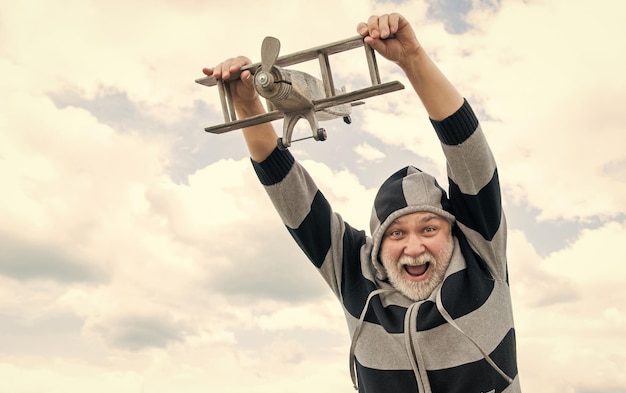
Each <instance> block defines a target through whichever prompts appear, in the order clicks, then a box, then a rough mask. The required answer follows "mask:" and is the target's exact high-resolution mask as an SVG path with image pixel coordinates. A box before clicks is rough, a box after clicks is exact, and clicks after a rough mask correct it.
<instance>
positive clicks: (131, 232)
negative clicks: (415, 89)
mask: <svg viewBox="0 0 626 393" xmlns="http://www.w3.org/2000/svg"><path fill="white" fill-rule="evenodd" d="M394 10H395V11H399V12H401V13H403V14H405V15H406V16H407V17H408V18H409V19H410V21H411V22H412V23H413V24H414V26H415V30H416V31H417V34H418V37H419V38H420V40H421V42H422V43H423V45H424V46H425V47H426V49H427V50H428V51H429V52H430V53H431V54H432V55H433V57H434V58H435V59H436V60H437V62H438V64H439V65H440V66H441V67H442V69H444V71H445V72H446V74H447V75H448V76H449V77H450V79H452V80H453V81H454V82H455V83H456V85H457V86H458V87H459V89H460V90H461V91H462V92H463V94H464V95H465V96H466V97H467V98H468V100H469V101H470V102H471V103H472V105H473V106H474V108H475V110H476V112H477V113H478V114H479V116H480V118H481V121H482V123H483V128H484V129H485V132H486V133H487V136H488V138H489V139H490V141H491V145H492V148H493V150H494V154H495V156H496V159H497V161H498V164H499V173H500V177H501V181H502V185H503V188H504V198H505V207H506V209H507V214H508V218H509V234H510V238H509V264H510V273H511V284H512V288H513V294H514V300H515V304H514V307H515V316H516V324H517V330H518V333H517V334H518V351H519V368H520V375H521V381H522V386H523V387H524V388H525V390H526V391H528V392H543V393H556V392H559V393H561V392H572V393H574V392H575V393H600V392H603V393H607V392H608V393H624V392H626V373H624V370H625V369H626V352H625V351H624V348H626V292H625V291H624V283H625V282H626V268H625V267H624V263H626V251H625V249H624V243H625V241H626V236H625V232H626V231H625V229H626V202H625V201H626V153H625V148H624V146H626V132H625V131H626V130H625V128H626V111H624V102H625V101H626V77H625V76H624V71H623V70H624V69H625V68H626V67H625V66H626V41H625V40H624V37H625V36H626V23H624V21H625V20H626V5H624V3H623V2H622V1H619V0H613V1H611V0H599V1H594V2H587V1H584V2H583V1H571V0H525V1H524V0H500V1H498V0H474V1H469V0H463V1H452V0H448V1H443V0H439V1H437V0H412V1H401V0H396V1H392V0H389V1H378V2H377V1H362V2H358V1H355V0H332V1H330V0H320V1H315V2H312V1H301V0H293V1H289V2H278V1H249V0H244V1H231V2H226V1H221V2H215V1H212V0H209V1H194V0H179V1H175V2H174V1H144V0H136V1H132V0H131V1H120V0H110V1H97V0H85V1H80V2H79V1H69V0H68V1H61V0H57V1H54V0H50V1H44V0H39V1H36V0H24V1H19V2H18V1H8V0H0V92H1V95H0V97H1V105H0V179H1V181H2V183H3V184H2V192H0V217H1V218H0V392H11V393H31V392H63V393H78V392H80V393H83V392H91V393H97V392H107V393H109V392H119V393H139V392H142V393H143V392H146V393H172V392H182V391H184V392H188V393H192V392H250V393H269V392H272V393H274V392H285V393H287V392H295V391H298V392H302V393H306V392H320V391H323V392H351V391H352V387H351V384H350V382H349V376H348V347H349V342H348V336H347V330H346V328H345V322H344V321H343V317H342V313H341V310H340V307H339V305H338V304H337V303H336V300H335V299H334V298H333V297H332V295H331V294H330V291H328V290H327V289H326V288H325V286H324V284H323V283H322V280H321V278H319V277H318V276H317V273H316V272H315V271H314V269H313V268H312V267H311V266H309V264H308V262H307V261H306V259H305V258H304V256H303V255H302V254H301V253H300V252H299V250H298V249H297V247H296V246H295V245H294V244H292V242H291V240H290V238H289V236H288V235H287V233H286V231H285V230H284V229H283V227H282V225H281V224H280V222H279V220H278V219H277V217H276V216H275V214H274V213H273V211H272V208H271V206H270V203H269V201H268V199H267V197H266V196H265V195H264V194H263V191H262V188H261V187H260V185H259V184H258V181H257V180H256V178H255V176H254V174H253V171H252V169H251V166H250V163H249V159H248V156H247V152H246V150H245V147H244V144H243V142H242V138H241V135H239V133H238V132H233V133H230V134H226V135H221V136H215V135H208V134H206V133H204V131H203V128H204V127H206V126H209V125H214V124H217V123H219V122H220V119H221V113H220V111H219V106H218V99H217V93H216V91H214V90H213V89H210V88H207V87H204V86H200V85H198V84H196V83H194V79H196V78H198V77H201V76H202V75H201V72H200V70H201V68H202V67H203V66H207V65H214V64H215V63H217V62H219V61H221V60H222V59H224V58H226V57H228V56H232V55H236V54H246V55H248V56H249V57H251V58H252V59H253V60H254V61H259V60H260V44H261V41H262V39H263V37H265V36H266V35H273V36H276V37H278V38H280V39H281V42H282V53H283V54H287V53H290V52H295V51H298V50H302V49H306V48H310V47H314V46H318V45H322V44H325V43H330V42H334V41H338V40H341V39H344V38H349V37H352V36H354V35H356V32H355V26H356V24H357V22H359V21H361V20H364V19H366V18H367V17H368V16H369V15H370V14H372V13H380V12H390V11H394ZM331 61H332V58H331ZM379 63H380V66H381V74H382V77H383V80H385V81H388V80H395V79H399V80H401V81H403V82H404V83H405V84H406V85H407V86H408V83H406V81H405V80H404V79H403V76H402V75H401V74H400V73H399V70H398V69H397V68H396V67H395V66H393V65H391V64H389V63H386V62H385V61H384V60H379ZM332 64H333V69H334V71H335V74H336V79H337V80H336V81H338V84H341V83H343V84H345V85H346V86H347V87H348V88H352V87H358V84H359V83H360V82H363V78H361V77H362V75H363V72H362V71H361V70H362V69H361V68H360V67H362V66H363V61H362V56H361V53H358V52H355V53H353V54H346V56H338V58H337V60H336V63H332ZM353 120H354V122H353V124H352V125H349V126H348V125H345V124H343V122H341V121H340V120H337V121H333V122H329V123H326V124H325V127H326V129H327V130H328V132H329V140H328V141H326V142H324V143H316V142H312V141H306V142H300V143H296V144H294V146H293V148H292V151H293V153H294V154H295V155H296V156H297V157H298V158H299V159H301V160H302V161H303V162H304V163H305V165H306V167H307V168H308V169H309V170H310V172H311V173H312V174H313V176H314V177H315V178H316V179H317V180H318V182H319V185H320V187H321V188H322V189H323V190H324V192H325V194H326V196H327V197H328V199H330V200H331V202H332V203H333V206H334V207H335V210H337V211H339V212H341V213H342V215H343V216H344V218H346V220H347V221H349V222H350V223H352V224H353V225H355V226H358V227H363V228H367V222H368V219H369V212H370V207H371V203H372V199H373V194H374V192H375V190H376V188H377V186H378V185H379V184H380V183H381V182H382V181H383V180H384V178H385V177H386V176H387V175H389V174H390V173H392V172H393V171H395V170H396V169H397V168H399V167H401V166H404V165H407V164H414V165H417V166H419V167H421V168H423V169H426V170H429V171H431V172H432V173H433V174H435V175H436V176H437V177H439V178H440V179H443V180H445V177H444V176H445V175H444V171H443V169H444V168H443V161H442V155H441V153H440V149H439V147H438V145H437V141H436V139H435V137H434V133H433V132H432V131H431V128H430V125H429V122H428V120H427V118H426V115H425V112H424V111H423V109H422V108H421V107H420V105H419V102H418V101H417V99H416V97H415V96H414V94H413V93H412V91H411V90H410V89H406V90H404V91H402V92H397V93H393V94H389V95H386V96H384V97H378V98H374V99H371V100H368V101H367V103H366V105H364V106H360V107H357V108H355V109H354V114H353ZM275 124H276V126H277V127H281V123H280V122H276V123H275ZM299 130H300V131H302V132H304V133H306V132H307V129H306V127H305V128H299Z"/></svg>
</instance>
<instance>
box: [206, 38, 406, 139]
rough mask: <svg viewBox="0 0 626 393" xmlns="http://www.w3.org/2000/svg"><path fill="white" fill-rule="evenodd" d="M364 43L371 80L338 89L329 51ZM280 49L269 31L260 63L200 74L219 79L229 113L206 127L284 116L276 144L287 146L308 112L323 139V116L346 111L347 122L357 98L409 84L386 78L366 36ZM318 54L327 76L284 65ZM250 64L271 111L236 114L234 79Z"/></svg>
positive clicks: (209, 81) (216, 129)
mask: <svg viewBox="0 0 626 393" xmlns="http://www.w3.org/2000/svg"><path fill="white" fill-rule="evenodd" d="M361 46H363V47H364V48H365V57H366V60H367V65H368V68H369V74H370V79H371V85H370V86H368V87H365V88H362V89H357V90H354V91H351V92H346V91H345V89H342V90H338V89H336V88H335V86H334V82H333V77H332V72H331V69H330V62H329V56H330V55H332V54H335V53H339V52H343V51H347V50H350V49H354V48H358V47H361ZM279 52H280V41H279V40H278V39H277V38H274V37H265V39H264V40H263V43H262V45H261V62H260V63H255V64H250V65H248V66H245V67H243V68H242V70H241V71H240V72H238V73H233V74H232V75H231V77H230V78H229V79H228V80H223V79H221V78H220V79H216V78H214V77H212V76H207V77H204V78H200V79H196V82H197V83H199V84H202V85H205V86H216V85H217V87H218V91H219V95H220V100H221V104H222V112H223V114H224V123H222V124H219V125H216V126H211V127H207V128H205V131H207V132H211V133H214V134H222V133H225V132H229V131H233V130H236V129H240V128H245V127H250V126H253V125H257V124H261V123H266V122H270V121H274V120H278V119H281V118H284V121H283V136H282V137H281V138H278V143H277V144H278V148H280V149H286V148H288V147H289V146H290V145H291V142H292V140H291V139H292V134H293V128H294V126H295V125H296V123H297V121H298V120H299V119H302V118H304V119H306V120H308V122H309V124H310V125H311V132H312V138H313V139H315V140H316V141H324V140H326V130H324V129H323V128H320V127H319V125H318V120H319V121H322V120H329V119H334V118H338V117H342V118H343V119H344V121H345V122H346V123H347V124H350V123H351V119H350V113H351V107H352V106H355V105H359V104H363V102H357V101H358V100H362V99H365V98H368V97H372V96H376V95H381V94H386V93H390V92H393V91H397V90H401V89H404V86H403V85H402V83H400V82H398V81H393V82H387V83H381V81H380V75H379V71H378V65H377V63H376V57H375V54H374V50H373V49H372V48H371V47H370V46H369V45H367V44H366V43H365V42H364V41H363V37H361V36H357V37H354V38H349V39H346V40H343V41H338V42H335V43H331V44H328V45H322V46H319V47H316V48H311V49H308V50H304V51H300V52H296V53H293V54H290V55H285V56H280V57H279V56H278V55H279ZM314 59H318V61H319V64H320V70H321V74H322V80H320V79H318V78H316V77H314V76H311V75H309V74H307V73H305V72H302V71H298V70H289V69H286V68H283V67H287V66H290V65H293V64H297V63H302V62H305V61H310V60H314ZM245 70H250V72H251V73H252V74H253V75H254V87H255V89H256V90H257V92H258V93H259V95H260V96H261V97H264V98H265V99H266V101H267V109H268V112H267V113H264V114H261V115H257V116H252V117H249V118H246V119H237V115H236V114H235V109H234V107H233V102H232V95H231V92H230V87H229V82H230V81H233V80H237V79H238V78H239V75H240V73H241V72H242V71H245ZM309 138H310V137H308V138H302V139H309ZM302 139H297V140H302ZM297 140H294V141H293V142H295V141H297Z"/></svg>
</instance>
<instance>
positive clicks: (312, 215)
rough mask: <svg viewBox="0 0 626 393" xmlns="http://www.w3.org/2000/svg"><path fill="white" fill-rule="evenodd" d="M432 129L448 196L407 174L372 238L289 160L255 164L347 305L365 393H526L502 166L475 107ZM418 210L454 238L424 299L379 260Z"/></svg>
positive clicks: (422, 177) (390, 195)
mask: <svg viewBox="0 0 626 393" xmlns="http://www.w3.org/2000/svg"><path fill="white" fill-rule="evenodd" d="M432 124H433V127H434V129H435V131H436V133H437V136H438V137H439V140H440V142H441V146H442V148H443V152H444V154H445V157H446V161H447V170H448V181H449V197H448V195H447V193H446V192H445V191H444V190H443V189H442V188H441V187H440V186H439V185H438V184H437V182H436V181H435V179H434V178H433V177H432V176H430V175H427V174H425V173H423V172H421V171H420V170H419V169H417V168H414V167H406V168H404V169H401V170H400V171H398V172H396V173H395V174H394V175H392V176H391V177H390V178H389V179H388V180H387V181H386V182H385V183H383V185H382V186H381V188H380V190H379V192H378V195H377V197H376V200H375V202H374V207H373V210H372V218H371V220H370V224H371V225H370V226H371V228H370V230H371V237H370V236H367V235H366V234H365V232H364V231H362V230H357V229H355V228H353V227H351V226H350V225H349V224H348V223H346V222H344V221H343V219H342V218H341V216H340V215H339V214H337V213H335V212H333V210H332V208H331V206H330V205H329V203H328V201H327V200H326V198H325V197H324V195H323V194H322V193H321V192H320V190H319V189H318V188H317V186H316V185H315V183H314V182H313V180H312V179H311V177H310V176H309V175H308V173H307V172H306V170H305V169H304V168H303V167H302V166H301V165H300V164H299V163H298V162H297V161H295V159H294V158H293V156H292V155H291V154H290V153H289V151H280V150H278V149H276V150H274V152H273V153H272V154H271V155H270V156H269V157H268V158H267V159H265V160H264V161H263V162H260V163H257V162H254V161H253V166H254V169H255V171H256V173H257V176H258V177H259V180H260V181H261V183H262V184H263V185H264V187H265V189H266V191H267V193H268V194H269V196H270V199H271V200H272V202H273V204H274V206H275V208H276V210H277V212H278V213H279V215H280V217H281V219H282V220H283V223H284V224H285V226H286V227H287V229H288V231H289V232H290V233H291V235H292V236H293V238H294V239H295V241H296V242H297V244H298V245H299V246H300V248H301V249H302V250H303V251H304V253H305V254H306V256H307V257H308V258H309V260H310V261H311V262H312V263H313V265H315V267H316V268H317V269H318V270H319V271H320V273H321V274H322V276H323V277H324V279H325V281H326V282H327V283H328V285H329V286H330V288H331V289H332V291H333V292H334V293H335V295H336V296H337V298H338V299H339V300H340V302H341V304H342V306H343V310H344V314H345V317H346V320H347V322H348V329H349V332H350V336H351V338H352V345H351V348H350V351H349V352H350V353H349V357H350V373H351V376H352V379H353V383H354V385H355V388H358V390H359V392H362V393H389V392H403V393H404V392H406V393H408V392H416V393H417V392H419V393H427V392H435V393H444V392H445V393H454V392H459V393H461V392H462V393H483V392H484V393H487V392H489V393H491V392H506V393H512V392H520V384H519V378H518V373H517V362H516V349H515V328H514V325H513V313H512V306H511V298H510V291H509V283H508V275H507V266H506V223H505V219H504V214H503V211H502V207H501V199H500V186H499V181H498V172H497V168H496V165H495V161H494V159H493V156H492V154H491V151H490V149H489V146H488V144H487V142H486V139H485V137H484V134H483V132H482V130H481V127H480V125H479V123H478V120H477V118H476V116H475V114H474V112H473V111H472V109H471V107H470V105H469V104H468V103H467V101H465V102H464V104H463V106H462V107H461V108H460V109H459V110H458V111H457V112H455V113H454V114H453V115H451V116H450V117H448V118H446V119H444V120H443V121H432ZM415 211H431V212H435V213H437V214H440V215H442V216H444V217H446V218H448V219H449V220H450V221H451V222H453V223H454V224H453V226H452V233H453V236H454V241H455V247H454V251H453V253H452V258H451V261H450V265H449V267H448V270H447V272H446V274H445V278H444V280H443V282H442V284H441V285H440V286H439V287H438V288H437V289H435V290H434V291H433V293H432V294H431V296H430V297H429V298H428V299H425V300H423V301H419V302H414V301H412V300H410V299H408V298H407V297H405V296H404V295H402V294H401V293H400V292H399V291H397V290H396V289H395V288H394V287H393V286H392V285H391V284H390V283H389V281H388V278H387V274H386V272H385V269H384V267H383V265H382V263H381V262H380V260H379V258H378V254H379V248H380V243H381V240H382V234H383V233H384V231H385V229H386V227H387V226H388V225H389V223H390V222H391V221H393V219H395V218H397V217H399V216H401V215H404V214H408V213H411V212H415Z"/></svg>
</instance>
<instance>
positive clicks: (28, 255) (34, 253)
mask: <svg viewBox="0 0 626 393" xmlns="http://www.w3.org/2000/svg"><path fill="white" fill-rule="evenodd" d="M0 249H1V250H2V253H1V254H0V274H3V275H6V276H8V277H12V278H15V279H17V280H37V279H39V280H45V279H51V280H55V281H59V282H65V283H71V282H102V281H106V279H107V275H106V273H105V272H103V271H102V270H101V269H99V268H98V267H95V266H89V265H87V264H85V263H83V261H81V260H80V259H78V258H77V257H76V256H73V255H71V253H68V252H67V251H66V250H65V249H64V246H63V247H61V248H59V246H58V245H47V246H46V245H42V244H40V243H28V242H24V241H21V240H20V239H15V238H12V237H11V236H10V235H7V234H4V235H0Z"/></svg>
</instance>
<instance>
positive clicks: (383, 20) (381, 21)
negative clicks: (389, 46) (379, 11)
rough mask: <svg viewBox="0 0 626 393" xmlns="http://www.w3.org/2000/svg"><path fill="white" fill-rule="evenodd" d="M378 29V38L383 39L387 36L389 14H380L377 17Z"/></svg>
mask: <svg viewBox="0 0 626 393" xmlns="http://www.w3.org/2000/svg"><path fill="white" fill-rule="evenodd" d="M378 29H379V31H380V38H382V39H385V38H388V37H389V15H388V14H385V15H381V16H380V17H379V18H378Z"/></svg>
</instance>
